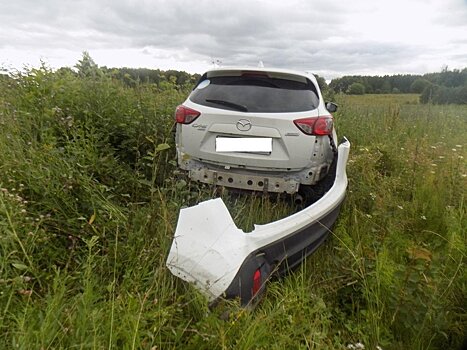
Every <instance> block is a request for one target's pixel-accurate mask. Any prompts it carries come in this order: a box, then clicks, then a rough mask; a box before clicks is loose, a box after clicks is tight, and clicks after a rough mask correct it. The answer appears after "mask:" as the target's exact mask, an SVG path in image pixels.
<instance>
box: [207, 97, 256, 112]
mask: <svg viewBox="0 0 467 350" xmlns="http://www.w3.org/2000/svg"><path fill="white" fill-rule="evenodd" d="M205 101H206V102H210V103H215V104H218V105H222V106H226V107H230V108H233V109H236V110H237V111H241V112H248V108H247V107H246V106H244V105H241V104H238V103H235V102H230V101H224V100H215V99H210V98H207V99H205Z"/></svg>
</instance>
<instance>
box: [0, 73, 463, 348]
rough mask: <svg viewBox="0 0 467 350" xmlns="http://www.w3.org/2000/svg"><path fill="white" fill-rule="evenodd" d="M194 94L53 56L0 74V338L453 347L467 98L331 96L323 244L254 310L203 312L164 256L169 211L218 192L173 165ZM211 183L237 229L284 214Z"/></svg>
mask: <svg viewBox="0 0 467 350" xmlns="http://www.w3.org/2000/svg"><path fill="white" fill-rule="evenodd" d="M187 92H188V89H187V87H176V86H175V85H174V84H173V83H170V82H167V84H165V85H164V86H163V87H156V86H152V85H147V84H135V87H133V88H128V87H125V86H123V85H122V84H121V82H120V81H119V80H116V79H115V78H112V77H110V76H109V75H99V74H97V75H90V76H87V77H78V76H76V75H74V74H72V73H71V72H69V71H62V72H57V73H53V72H51V71H49V70H48V69H46V68H41V69H38V70H31V71H29V72H26V73H24V74H21V75H18V76H16V78H15V80H11V79H3V80H0V150H1V152H0V188H1V190H0V348H2V349H9V348H19V349H60V348H63V349H75V348H76V349H89V348H91V349H103V348H109V349H112V348H115V349H140V348H142V349H185V348H187V349H254V348H259V349H344V348H346V347H347V345H348V344H355V343H357V342H361V343H363V344H365V348H366V349H376V347H377V346H380V347H382V348H383V349H385V350H386V349H440V348H442V349H457V348H459V347H460V345H461V343H462V341H463V339H464V335H465V333H466V323H467V319H466V317H467V316H466V315H467V312H466V309H465V305H467V300H466V295H467V287H466V283H467V278H466V272H465V259H466V257H465V256H466V232H467V216H466V203H465V197H466V189H467V176H466V175H467V168H466V157H467V143H466V135H467V106H466V105H463V106H457V105H448V106H439V105H437V106H433V105H429V104H428V105H420V104H418V96H417V95H364V96H344V95H339V96H337V98H336V99H337V101H336V102H337V103H339V105H340V110H339V111H338V112H337V113H336V115H335V117H336V124H337V128H338V133H339V135H340V136H342V135H345V136H347V137H348V138H349V140H350V141H351V143H352V149H351V154H350V161H349V164H348V168H347V169H348V176H349V181H350V183H349V188H348V196H347V199H346V201H345V203H344V206H343V210H342V213H341V216H340V219H339V221H338V223H337V225H336V227H335V228H334V229H333V231H332V234H331V236H330V239H329V240H328V241H327V242H326V243H325V244H324V245H323V246H322V247H321V248H320V249H319V250H318V251H317V252H316V253H315V254H314V255H312V256H311V257H310V258H308V259H307V260H306V263H305V264H303V265H302V266H301V267H300V268H298V269H297V270H296V271H295V272H294V273H292V274H290V275H289V276H287V277H285V278H283V279H280V280H278V279H274V280H272V281H270V283H269V285H268V289H267V292H266V295H265V297H264V300H263V301H262V302H261V303H260V304H259V306H258V307H257V308H256V309H255V310H245V309H242V308H240V307H239V306H238V304H237V303H236V302H234V301H229V302H224V303H221V304H220V305H219V306H217V307H216V308H215V309H214V310H209V309H208V307H207V302H206V300H205V299H204V298H203V297H202V296H201V295H200V294H199V293H198V292H197V291H196V290H194V289H193V288H192V287H191V286H190V285H188V284H186V283H184V282H182V281H180V280H178V279H176V278H175V277H173V276H172V275H171V274H170V273H169V271H168V270H167V269H166V268H165V258H166V254H167V252H168V249H169V247H170V244H171V239H172V235H173V232H174V230H175V225H176V220H177V215H178V211H179V209H180V208H181V207H182V206H187V205H192V204H194V203H197V202H199V201H201V200H205V199H207V198H210V197H211V196H212V194H213V193H214V190H213V189H211V188H209V187H202V186H198V185H197V184H193V183H189V182H187V181H186V180H184V179H183V177H180V176H178V174H177V172H176V167H175V159H174V153H175V152H174V149H173V139H172V125H173V121H172V120H173V116H172V114H173V111H174V109H175V106H176V105H177V104H178V103H180V102H181V101H183V100H184V98H185V96H186V94H187ZM222 196H223V197H224V198H225V200H226V202H227V204H228V206H229V208H230V209H231V213H232V215H233V217H234V219H235V220H236V222H237V224H238V225H239V226H241V227H242V228H245V229H246V228H251V226H252V224H254V223H265V222H269V221H271V220H276V219H278V218H280V217H282V216H284V215H287V213H289V212H291V210H292V209H293V208H290V204H289V203H288V202H287V201H280V200H279V201H277V200H275V199H268V198H262V197H259V196H243V197H238V196H235V197H233V196H229V194H228V193H226V192H224V193H222ZM240 214H241V215H240Z"/></svg>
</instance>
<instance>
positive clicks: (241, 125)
mask: <svg viewBox="0 0 467 350" xmlns="http://www.w3.org/2000/svg"><path fill="white" fill-rule="evenodd" d="M237 129H238V130H240V131H248V130H250V129H251V122H250V121H249V120H247V119H240V120H239V121H238V122H237Z"/></svg>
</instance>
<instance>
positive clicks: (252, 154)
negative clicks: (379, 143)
mask: <svg viewBox="0 0 467 350" xmlns="http://www.w3.org/2000/svg"><path fill="white" fill-rule="evenodd" d="M326 107H327V108H326ZM336 108H337V106H336V105H335V104H333V103H327V104H325V102H324V101H323V98H322V95H321V92H320V89H319V86H318V83H317V81H316V79H315V77H314V76H313V75H312V74H309V73H303V72H297V71H292V70H282V69H266V68H258V69H251V68H222V69H213V70H210V71H208V72H206V73H205V74H204V75H203V76H202V77H201V78H200V80H199V82H198V83H197V85H196V87H195V88H194V89H193V91H192V92H191V94H190V95H189V97H188V98H187V100H186V101H185V102H184V103H183V104H182V105H180V106H178V107H177V110H176V114H175V118H176V122H177V128H176V145H177V156H178V164H179V166H180V168H181V169H184V170H187V171H188V172H189V176H190V178H191V179H193V180H197V181H200V182H204V183H209V184H217V185H222V186H227V187H233V188H239V189H248V190H256V191H267V192H286V193H290V194H293V193H295V192H297V191H298V190H299V188H300V186H301V187H302V189H303V188H306V187H309V186H312V185H315V184H316V183H317V182H319V181H320V180H321V179H322V178H323V177H325V176H326V174H327V173H328V170H329V168H330V166H331V163H332V161H333V158H334V154H335V152H336V146H335V143H334V140H335V139H336V134H335V131H334V127H333V119H332V116H331V114H330V112H334V111H335V110H336Z"/></svg>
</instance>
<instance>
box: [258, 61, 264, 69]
mask: <svg viewBox="0 0 467 350" xmlns="http://www.w3.org/2000/svg"><path fill="white" fill-rule="evenodd" d="M258 68H264V63H263V61H261V60H259V62H258Z"/></svg>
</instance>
